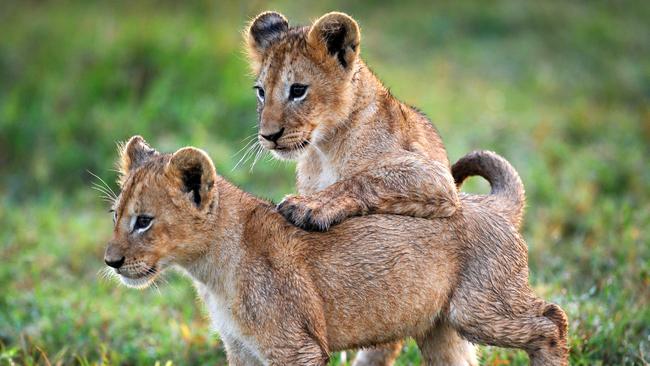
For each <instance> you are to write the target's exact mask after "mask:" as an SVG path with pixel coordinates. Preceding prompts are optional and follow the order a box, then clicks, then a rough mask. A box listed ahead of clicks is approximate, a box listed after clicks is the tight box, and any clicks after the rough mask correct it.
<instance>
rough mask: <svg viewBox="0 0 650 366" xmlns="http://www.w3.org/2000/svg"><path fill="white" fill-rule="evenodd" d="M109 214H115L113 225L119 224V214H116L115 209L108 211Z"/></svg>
mask: <svg viewBox="0 0 650 366" xmlns="http://www.w3.org/2000/svg"><path fill="white" fill-rule="evenodd" d="M108 212H110V213H111V214H113V225H115V224H116V223H117V212H115V210H113V209H110V210H108Z"/></svg>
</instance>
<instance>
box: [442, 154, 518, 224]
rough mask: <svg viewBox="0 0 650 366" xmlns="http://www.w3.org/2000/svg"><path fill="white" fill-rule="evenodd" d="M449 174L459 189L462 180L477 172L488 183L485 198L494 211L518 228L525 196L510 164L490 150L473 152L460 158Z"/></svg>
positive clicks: (515, 172) (516, 174)
mask: <svg viewBox="0 0 650 366" xmlns="http://www.w3.org/2000/svg"><path fill="white" fill-rule="evenodd" d="M451 173H452V175H453V176H454V181H456V186H458V188H460V186H461V185H462V184H463V181H464V180H465V179H466V178H468V177H470V176H473V175H479V176H481V177H483V178H485V179H486V180H487V181H488V182H490V186H491V187H492V192H491V193H490V196H489V197H494V198H495V199H493V200H489V201H487V202H489V204H491V205H492V206H493V207H494V209H495V210H497V211H500V212H502V213H503V214H504V215H505V216H506V217H508V218H509V219H510V221H511V222H512V223H513V224H514V225H515V227H517V229H519V227H520V226H521V222H522V219H523V216H524V205H525V204H526V196H525V192H524V185H523V183H522V182H521V178H519V174H518V173H517V171H516V170H515V168H513V167H512V165H510V163H509V162H508V161H507V160H506V159H504V158H502V157H501V156H499V155H498V154H496V153H494V152H492V151H485V150H483V151H473V152H471V153H469V154H467V155H465V156H463V157H462V158H460V159H459V160H458V161H457V162H456V163H455V164H454V165H453V166H452V167H451Z"/></svg>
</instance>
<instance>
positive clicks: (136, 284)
mask: <svg viewBox="0 0 650 366" xmlns="http://www.w3.org/2000/svg"><path fill="white" fill-rule="evenodd" d="M119 277H120V281H121V282H122V284H124V285H125V286H126V287H131V288H137V289H143V288H147V287H149V285H150V284H151V283H152V282H153V280H154V278H155V277H156V276H155V274H151V275H147V276H144V277H140V278H129V277H125V276H122V275H120V276H119Z"/></svg>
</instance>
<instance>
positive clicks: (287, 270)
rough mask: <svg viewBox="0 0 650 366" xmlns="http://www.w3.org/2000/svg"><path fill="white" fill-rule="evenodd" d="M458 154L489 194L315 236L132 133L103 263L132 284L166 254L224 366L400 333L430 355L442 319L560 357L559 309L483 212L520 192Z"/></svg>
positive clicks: (493, 160)
mask: <svg viewBox="0 0 650 366" xmlns="http://www.w3.org/2000/svg"><path fill="white" fill-rule="evenodd" d="M458 164H461V167H462V169H461V170H462V171H464V172H466V173H467V174H474V173H481V174H482V175H483V174H486V176H487V177H488V180H489V181H490V183H491V185H492V186H493V192H495V193H494V194H491V195H487V196H481V195H461V196H460V200H461V204H462V207H461V209H459V210H458V212H456V214H454V215H453V216H452V217H450V218H438V219H421V218H414V217H407V216H398V215H368V216H363V217H358V218H352V219H349V220H346V221H344V222H343V223H341V224H339V225H337V226H335V227H333V228H332V229H330V230H329V231H328V232H324V233H321V232H316V233H314V232H306V231H302V230H300V229H298V228H296V227H294V226H293V225H291V224H289V223H287V222H286V220H285V219H284V218H283V217H282V216H281V215H280V214H279V213H277V211H276V210H275V208H274V206H273V205H272V204H270V203H268V202H265V201H262V200H260V199H257V198H255V197H253V196H250V195H248V194H247V193H245V192H243V191H241V190H240V189H238V188H236V187H234V186H233V185H231V184H229V183H228V182H226V181H225V180H224V179H222V178H221V177H219V176H217V174H216V171H215V168H214V165H213V163H212V161H211V160H210V158H209V157H208V156H207V155H206V154H205V153H204V152H202V151H201V150H198V149H195V148H183V149H180V150H178V151H177V152H176V153H174V154H160V153H158V152H157V151H155V150H154V149H152V148H151V147H149V146H148V145H147V144H146V143H145V141H144V140H143V139H142V138H141V137H139V136H135V137H133V138H131V140H130V141H129V142H128V143H127V144H126V146H125V147H124V149H123V152H122V155H121V175H122V176H121V178H120V186H121V192H120V195H119V197H118V199H117V200H116V202H115V203H114V207H113V210H114V212H115V216H114V225H115V228H114V230H113V237H112V239H111V240H110V241H109V243H108V246H107V248H106V254H105V261H106V264H107V265H109V266H111V267H113V268H114V269H115V272H116V273H117V274H118V275H119V277H120V279H121V280H122V282H123V283H125V284H126V285H128V286H132V287H146V286H147V285H149V284H150V283H151V282H152V281H154V280H155V278H156V277H157V276H158V275H159V274H160V273H161V272H162V271H164V270H165V269H166V268H167V267H169V266H172V265H175V266H176V267H177V268H180V269H181V270H182V271H184V272H186V273H187V274H188V275H189V276H190V277H191V278H192V279H193V280H194V284H195V286H196V288H197V291H198V293H199V295H200V296H201V298H202V299H203V301H204V302H205V303H206V305H207V307H208V310H209V313H210V317H211V319H212V323H213V326H214V328H215V329H216V330H217V331H218V332H219V333H220V335H221V337H222V340H223V342H224V345H225V347H226V351H227V354H228V362H229V363H230V364H232V365H262V364H264V365H278V366H279V365H326V364H327V361H328V358H329V354H330V352H332V351H337V350H344V349H350V348H358V347H365V346H370V345H373V344H383V343H387V342H392V341H396V340H399V339H403V338H405V337H409V336H412V337H414V338H415V339H416V341H417V344H418V346H419V347H420V349H421V351H422V357H423V358H424V360H425V362H427V364H432V363H433V362H434V359H435V357H436V356H437V355H436V352H435V340H434V339H432V338H434V337H435V334H436V329H435V327H436V323H437V319H438V318H440V317H445V318H446V319H447V322H448V324H449V325H450V326H452V327H453V328H454V329H455V330H456V331H457V332H458V333H459V334H461V335H463V336H464V337H465V338H467V339H469V340H471V341H473V342H477V343H482V344H490V345H496V346H502V347H515V348H520V349H523V350H525V351H526V352H528V354H529V356H530V358H531V363H532V364H533V365H566V364H567V339H566V335H567V320H566V316H565V314H564V311H562V309H561V308H560V307H558V306H557V305H555V304H551V303H548V302H546V301H544V300H543V299H540V298H538V297H536V296H535V295H534V294H533V293H532V291H531V289H530V287H529V285H528V265H527V252H526V244H525V243H524V242H523V240H522V238H521V237H520V235H519V233H518V232H517V230H516V228H515V227H514V226H513V225H512V224H511V223H510V222H509V221H508V219H507V218H505V217H504V216H503V215H495V214H494V213H493V212H491V210H489V209H486V204H485V203H486V202H485V201H486V200H493V201H499V200H503V199H505V198H504V195H507V194H508V193H509V192H519V191H521V189H522V187H521V181H520V180H519V177H518V176H517V173H516V172H515V171H514V169H513V168H512V167H511V166H510V165H509V164H508V163H507V162H506V161H505V160H504V159H502V158H501V157H499V156H498V155H496V154H494V153H489V152H478V153H473V154H469V155H467V156H466V157H464V158H463V159H461V160H460V162H459V163H458ZM485 167H489V169H488V170H489V171H490V172H491V173H490V172H486V171H485V170H484V169H485ZM462 178H464V177H461V180H462ZM404 299H408V301H404ZM432 342H433V343H432ZM431 344H434V349H433V350H432V349H431V348H430V346H431Z"/></svg>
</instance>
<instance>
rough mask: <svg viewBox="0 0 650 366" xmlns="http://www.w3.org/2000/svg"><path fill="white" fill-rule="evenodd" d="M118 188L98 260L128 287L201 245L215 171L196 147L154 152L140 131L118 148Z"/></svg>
mask: <svg viewBox="0 0 650 366" xmlns="http://www.w3.org/2000/svg"><path fill="white" fill-rule="evenodd" d="M119 165H120V173H121V176H120V179H119V184H120V187H121V192H120V194H119V196H118V198H117V200H116V201H115V202H114V204H113V207H112V209H111V211H112V212H113V223H114V229H113V237H112V238H111V240H110V241H109V242H108V246H107V247H106V253H105V255H104V261H105V262H106V264H107V265H108V266H110V267H112V269H113V270H114V271H115V273H116V274H117V275H119V278H120V280H121V281H122V283H124V284H125V285H127V286H130V287H146V286H147V285H149V284H150V283H151V282H152V281H153V280H154V279H155V278H156V277H157V276H158V274H160V272H161V271H162V270H164V269H165V268H166V267H167V266H169V265H171V264H181V265H182V264H184V263H189V262H191V261H193V260H194V259H196V258H198V257H199V256H200V255H202V254H203V253H205V251H206V250H207V245H208V244H207V243H206V239H205V236H206V235H205V233H206V230H209V224H208V221H209V220H207V218H208V217H210V215H212V214H213V213H214V212H215V208H216V206H217V203H218V193H217V188H216V184H215V183H216V179H217V176H216V171H215V168H214V165H213V164H212V161H211V160H210V158H209V157H208V156H207V155H206V154H205V153H204V152H203V151H201V150H198V149H195V148H191V147H188V148H183V149H180V150H178V151H177V152H175V153H174V154H160V153H158V152H157V151H156V150H154V149H152V148H151V147H149V145H147V143H146V142H145V141H144V139H142V137H140V136H134V137H132V138H131V139H130V140H129V142H128V143H127V144H126V145H125V146H124V148H123V149H122V151H121V157H120V163H119Z"/></svg>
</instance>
